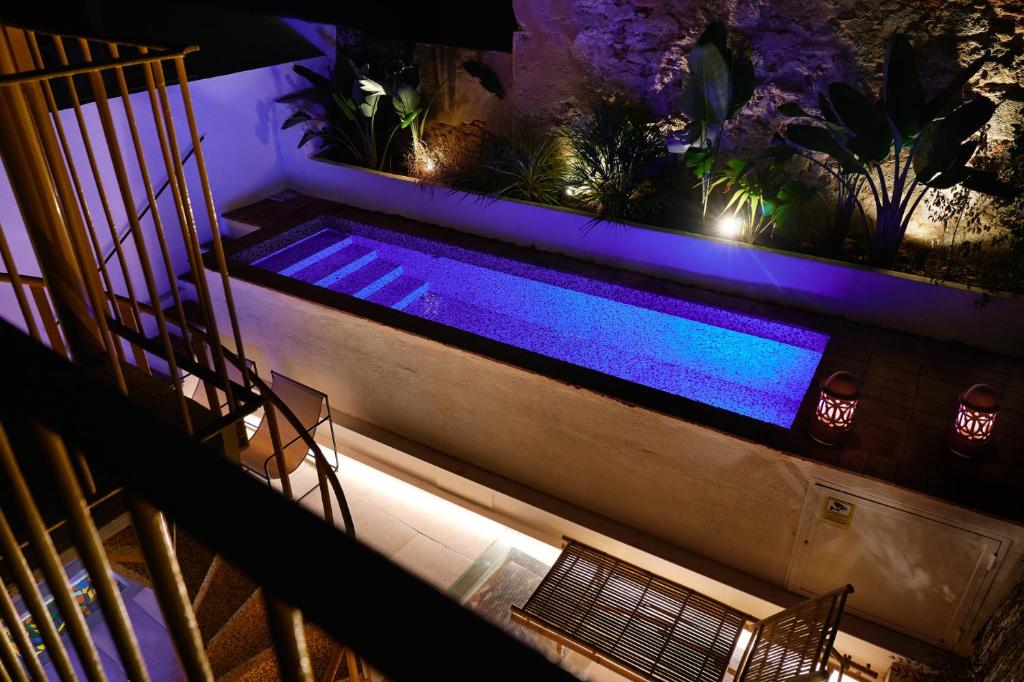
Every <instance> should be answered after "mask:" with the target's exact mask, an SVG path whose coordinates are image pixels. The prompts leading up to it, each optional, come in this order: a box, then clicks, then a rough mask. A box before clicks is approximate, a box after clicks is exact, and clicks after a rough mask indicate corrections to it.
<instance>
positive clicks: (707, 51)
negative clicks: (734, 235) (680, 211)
mask: <svg viewBox="0 0 1024 682" xmlns="http://www.w3.org/2000/svg"><path fill="white" fill-rule="evenodd" d="M747 51H748V50H747V48H746V46H745V45H741V46H740V47H739V48H737V49H736V50H731V49H729V46H728V41H727V35H726V30H725V26H724V25H723V24H722V23H721V22H717V21H716V22H714V23H712V24H709V25H708V27H707V28H706V29H704V33H702V34H701V36H700V39H699V40H698V41H697V44H696V45H694V46H693V48H692V49H691V50H690V53H689V54H688V55H687V57H686V62H687V65H688V66H689V73H688V74H687V75H686V77H685V78H684V79H683V84H682V94H681V97H680V109H681V112H682V114H683V116H685V117H686V119H687V123H686V126H685V127H684V128H683V129H682V130H677V131H674V132H672V133H670V134H669V136H668V149H669V151H670V152H672V153H674V154H682V155H683V159H684V160H685V162H686V165H687V167H689V168H690V169H691V170H692V171H693V173H694V174H695V175H696V176H697V177H698V178H699V179H700V181H701V193H702V196H703V200H704V211H705V212H707V204H708V197H709V195H710V193H711V178H712V172H713V170H714V166H715V157H716V156H717V155H718V150H719V148H720V147H721V145H722V136H723V132H724V129H725V124H726V122H727V121H728V120H729V119H730V118H732V117H733V116H734V115H735V114H736V112H738V111H739V110H740V109H742V108H743V106H744V105H745V104H746V103H747V102H748V101H750V98H751V96H753V94H754V67H753V64H752V63H751V61H750V58H749V56H748V55H747Z"/></svg>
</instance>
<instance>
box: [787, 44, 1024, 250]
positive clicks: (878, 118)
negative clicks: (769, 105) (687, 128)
mask: <svg viewBox="0 0 1024 682" xmlns="http://www.w3.org/2000/svg"><path fill="white" fill-rule="evenodd" d="M985 60H986V57H981V58H979V59H977V60H976V61H975V62H973V63H972V64H970V65H969V66H967V67H966V68H964V69H963V70H962V71H961V72H960V73H959V74H958V75H957V76H955V77H954V78H953V80H952V81H950V83H949V84H948V85H947V86H946V87H945V88H944V89H943V90H942V91H940V92H939V93H938V94H937V95H935V96H933V97H931V98H926V97H925V95H924V89H923V86H922V84H921V78H920V75H919V73H918V69H917V63H916V61H915V59H914V52H913V48H912V47H911V45H910V41H909V40H907V38H906V37H905V36H903V35H900V34H893V35H892V36H891V37H890V38H889V42H888V47H887V48H886V54H885V65H884V71H883V84H882V90H881V93H880V95H879V97H878V98H877V99H876V100H875V101H872V99H871V98H869V97H868V96H867V95H864V94H862V93H861V92H858V91H857V90H856V89H854V88H852V87H850V86H849V85H846V84H845V83H833V84H831V85H830V86H829V87H828V91H827V94H826V95H824V96H823V97H821V98H820V103H819V109H820V112H819V113H818V114H817V115H814V114H810V113H808V112H806V111H804V110H803V109H802V108H801V107H800V106H799V105H797V104H795V103H787V104H784V105H782V106H781V107H780V108H779V111H780V112H781V113H782V114H784V115H786V116H791V117H799V118H804V119H808V120H810V121H813V123H791V124H789V125H788V126H787V128H786V133H785V139H786V142H787V143H788V144H790V145H792V146H793V147H794V148H796V149H798V150H799V151H800V152H801V153H803V154H804V155H806V156H807V158H809V159H811V160H812V161H813V162H815V163H818V164H819V165H821V166H822V167H823V168H825V170H826V171H827V172H829V173H831V174H832V175H833V177H835V178H836V179H837V181H838V182H839V183H840V184H841V185H843V186H844V188H845V190H846V191H847V192H849V196H852V197H857V188H856V187H855V186H854V184H853V182H852V179H853V178H863V182H864V184H865V185H866V186H867V188H868V190H869V191H870V193H871V197H872V199H873V201H874V208H875V223H874V228H873V229H870V228H869V237H870V242H871V260H872V262H873V263H874V264H876V265H880V266H883V267H889V266H891V265H892V264H893V263H894V262H895V260H896V256H897V253H898V251H899V248H900V245H901V244H902V242H903V236H904V235H905V234H906V231H907V227H908V225H909V224H910V219H911V217H912V216H913V214H914V211H915V210H916V209H917V206H918V204H919V203H920V202H921V200H922V199H923V198H924V196H925V195H926V194H927V193H928V192H929V191H931V190H936V189H948V188H951V187H954V186H956V185H960V184H962V185H963V186H965V187H967V188H968V189H971V190H974V191H978V192H983V193H986V194H993V195H1004V196H1007V195H1009V194H1010V191H1011V188H1010V187H1009V186H1008V185H1007V184H1006V183H1003V182H1001V181H1000V180H999V179H998V178H997V177H996V174H995V173H993V172H991V171H981V170H977V169H974V168H971V167H969V166H968V165H967V163H968V162H969V161H970V159H971V157H972V156H973V155H974V152H975V150H976V149H977V146H978V142H977V140H972V139H971V138H972V136H974V134H975V133H977V132H978V130H980V129H981V128H982V127H983V126H984V125H985V124H986V123H987V122H988V120H989V119H990V118H991V117H992V114H993V113H994V111H995V108H996V105H995V103H994V102H992V101H991V100H989V99H987V98H985V97H982V96H977V97H974V98H973V99H971V100H966V101H965V100H964V98H963V92H962V91H963V88H964V86H965V85H966V84H967V82H968V81H969V80H970V79H971V78H972V77H973V76H974V74H976V73H977V72H978V70H979V69H980V68H981V66H982V64H983V63H984V62H985ZM819 153H820V154H824V155H825V156H826V157H828V158H830V159H831V160H832V161H833V163H834V164H836V165H838V168H839V170H838V171H837V170H836V169H834V168H832V167H831V166H830V165H828V164H825V163H823V162H821V161H820V160H818V159H817V158H815V154H819ZM911 170H913V176H912V177H911V173H910V172H911ZM856 202H857V205H858V207H859V210H860V212H861V215H862V218H863V219H864V223H865V225H870V224H869V223H868V221H867V216H866V214H865V211H864V207H863V205H862V204H861V202H860V199H859V198H856Z"/></svg>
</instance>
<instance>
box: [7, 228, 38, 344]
mask: <svg viewBox="0 0 1024 682" xmlns="http://www.w3.org/2000/svg"><path fill="white" fill-rule="evenodd" d="M0 259H2V260H3V263H4V269H5V270H6V271H7V276H8V277H10V278H11V286H12V287H14V296H15V298H17V299H18V307H19V308H21V314H22V316H23V317H24V318H25V328H26V329H27V330H28V333H29V336H31V337H32V338H33V339H35V340H36V341H42V337H40V336H39V327H38V326H37V325H36V318H35V315H33V314H32V308H31V307H30V306H29V304H28V298H27V297H26V296H25V290H24V289H23V288H22V287H23V286H24V285H23V284H22V281H21V276H20V275H19V274H18V266H17V264H16V263H15V262H14V256H13V255H11V249H10V247H8V246H7V237H5V236H4V227H3V225H0Z"/></svg>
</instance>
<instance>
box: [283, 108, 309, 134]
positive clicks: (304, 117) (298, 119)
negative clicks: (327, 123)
mask: <svg viewBox="0 0 1024 682" xmlns="http://www.w3.org/2000/svg"><path fill="white" fill-rule="evenodd" d="M312 120H313V117H312V116H310V115H309V114H307V113H306V112H304V111H296V112H295V113H294V114H292V115H291V116H289V117H288V118H287V119H286V120H285V122H284V123H282V124H281V130H287V129H288V128H291V127H292V126H297V125H299V124H300V123H305V122H306V121H312Z"/></svg>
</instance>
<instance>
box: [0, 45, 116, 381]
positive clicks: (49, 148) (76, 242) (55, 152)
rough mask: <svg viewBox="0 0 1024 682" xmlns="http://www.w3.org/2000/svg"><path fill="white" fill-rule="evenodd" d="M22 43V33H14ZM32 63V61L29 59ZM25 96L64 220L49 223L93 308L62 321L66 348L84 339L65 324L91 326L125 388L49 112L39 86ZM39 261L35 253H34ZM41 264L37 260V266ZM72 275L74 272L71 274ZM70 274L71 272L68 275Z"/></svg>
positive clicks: (26, 90) (54, 199)
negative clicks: (66, 252)
mask: <svg viewBox="0 0 1024 682" xmlns="http://www.w3.org/2000/svg"><path fill="white" fill-rule="evenodd" d="M0 33H3V35H4V45H5V47H6V49H7V52H8V56H9V59H10V60H11V62H12V64H14V65H15V67H16V68H17V65H18V60H17V58H16V56H15V52H14V49H13V48H12V47H11V43H10V40H9V38H8V29H7V28H6V27H5V28H4V30H3V31H0ZM15 35H18V36H20V37H21V38H22V40H24V34H23V32H15ZM22 53H23V54H26V55H27V53H28V47H27V43H26V44H25V46H24V49H23V50H22ZM29 61H31V59H29ZM22 87H23V89H24V94H25V96H26V99H27V100H28V108H29V112H30V116H29V118H28V119H27V120H28V121H29V122H30V123H29V126H28V128H29V129H34V130H35V137H36V139H37V141H38V142H39V143H40V144H41V151H42V153H43V158H42V162H43V164H44V165H42V166H40V169H42V168H46V169H48V171H49V178H50V180H51V182H52V184H53V188H54V189H55V193H54V194H52V195H50V196H49V197H48V201H50V202H56V204H57V206H58V207H59V211H60V215H61V216H62V217H63V220H57V221H55V222H54V223H52V225H53V226H55V228H56V231H57V234H58V235H59V238H60V239H61V240H62V241H64V242H66V243H67V244H69V245H70V246H69V249H70V253H71V256H72V258H71V259H70V260H71V261H72V262H74V263H76V264H77V266H78V269H77V274H78V277H79V281H80V282H81V285H82V287H83V288H84V291H85V294H86V297H87V300H88V301H89V305H90V306H91V307H92V311H93V314H92V315H89V313H88V312H86V316H85V318H82V319H79V318H77V317H76V318H75V319H74V320H70V321H67V322H65V325H64V333H65V335H68V341H69V346H71V351H72V353H75V352H79V351H77V350H76V348H75V343H72V342H73V341H76V339H77V337H78V336H83V337H84V336H85V335H84V334H79V333H78V332H77V331H76V333H75V334H69V332H68V327H67V325H68V324H71V325H76V326H78V325H83V324H84V325H85V326H86V327H90V326H91V327H94V328H95V329H96V330H98V332H99V338H100V340H101V342H102V345H103V347H104V348H105V350H106V352H107V356H108V360H109V362H110V370H111V372H112V373H113V375H114V378H115V380H116V381H117V383H118V385H119V386H121V387H125V386H126V384H125V383H124V378H123V376H122V373H121V366H120V364H119V362H118V359H117V353H116V351H115V350H114V343H115V341H114V338H113V335H112V334H111V333H110V329H109V328H108V327H107V321H106V318H105V317H104V316H103V315H101V314H99V313H98V311H100V310H103V297H102V295H101V294H100V291H101V290H102V286H101V284H100V281H99V276H98V275H97V272H96V265H95V263H92V262H90V259H89V258H88V253H89V246H88V244H87V243H86V240H85V227H84V226H83V224H82V215H81V212H80V211H79V209H78V205H77V203H76V201H75V197H74V194H73V193H72V191H71V183H70V181H69V180H68V176H67V172H66V168H65V166H64V160H63V155H62V154H61V150H60V148H59V147H58V146H57V142H56V139H55V138H54V134H53V129H52V127H51V122H50V120H49V116H48V113H47V111H46V105H45V103H44V102H43V96H42V89H41V87H40V86H39V84H38V83H35V84H27V85H24V86H22ZM62 224H63V225H64V227H65V228H66V229H65V230H63V231H62V230H60V229H59V226H60V225H62ZM51 229H52V228H51ZM36 255H37V258H38V253H37V254H36ZM42 264H43V261H42V260H40V265H42ZM72 272H73V271H72ZM69 274H71V273H69ZM82 351H83V352H85V353H87V354H88V353H91V352H92V349H91V347H89V346H87V347H86V348H84V349H82Z"/></svg>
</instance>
